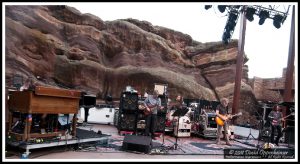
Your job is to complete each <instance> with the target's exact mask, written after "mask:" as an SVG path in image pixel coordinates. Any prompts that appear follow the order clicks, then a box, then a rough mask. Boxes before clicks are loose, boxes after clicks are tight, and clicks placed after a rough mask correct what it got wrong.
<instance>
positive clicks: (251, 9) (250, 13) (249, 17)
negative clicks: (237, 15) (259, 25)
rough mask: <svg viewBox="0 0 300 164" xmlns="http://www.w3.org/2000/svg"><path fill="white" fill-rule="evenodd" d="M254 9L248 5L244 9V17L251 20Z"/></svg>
mask: <svg viewBox="0 0 300 164" xmlns="http://www.w3.org/2000/svg"><path fill="white" fill-rule="evenodd" d="M255 11H256V9H254V8H252V7H248V8H247V10H246V18H247V19H248V20H249V21H250V22H252V21H253V20H254V17H253V15H254V14H255Z"/></svg>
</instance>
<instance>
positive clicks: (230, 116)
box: [215, 112, 242, 126]
mask: <svg viewBox="0 0 300 164" xmlns="http://www.w3.org/2000/svg"><path fill="white" fill-rule="evenodd" d="M220 115H221V114H220ZM241 115H242V112H239V113H237V114H234V115H231V114H227V115H221V116H222V117H223V119H222V118H220V117H218V116H216V118H215V121H216V123H217V124H218V125H220V126H223V125H224V121H227V120H228V119H232V118H233V117H237V116H241ZM224 119H225V120H224Z"/></svg>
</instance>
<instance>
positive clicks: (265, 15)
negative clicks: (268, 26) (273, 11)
mask: <svg viewBox="0 0 300 164" xmlns="http://www.w3.org/2000/svg"><path fill="white" fill-rule="evenodd" d="M259 18H260V19H259V22H258V24H259V25H262V24H264V23H265V20H266V19H267V18H269V12H268V11H265V10H261V11H260V13H259Z"/></svg>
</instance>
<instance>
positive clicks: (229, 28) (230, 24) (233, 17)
mask: <svg viewBox="0 0 300 164" xmlns="http://www.w3.org/2000/svg"><path fill="white" fill-rule="evenodd" d="M238 16H239V13H237V12H234V11H231V12H230V13H229V16H228V19H227V23H226V26H225V29H224V33H223V36H222V40H223V42H224V44H228V43H229V41H230V38H231V36H232V34H233V31H234V28H235V26H236V22H237V19H238Z"/></svg>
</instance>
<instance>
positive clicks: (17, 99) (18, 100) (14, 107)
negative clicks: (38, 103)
mask: <svg viewBox="0 0 300 164" xmlns="http://www.w3.org/2000/svg"><path fill="white" fill-rule="evenodd" d="M31 97H32V92H31V91H11V92H10V96H9V101H8V104H9V110H10V111H15V112H23V113H26V112H28V109H29V108H30V99H31Z"/></svg>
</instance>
